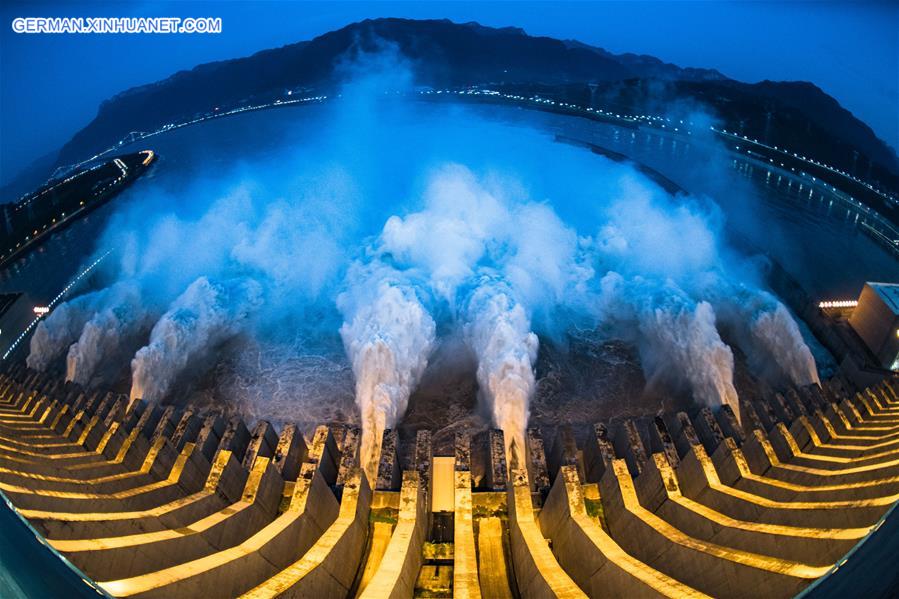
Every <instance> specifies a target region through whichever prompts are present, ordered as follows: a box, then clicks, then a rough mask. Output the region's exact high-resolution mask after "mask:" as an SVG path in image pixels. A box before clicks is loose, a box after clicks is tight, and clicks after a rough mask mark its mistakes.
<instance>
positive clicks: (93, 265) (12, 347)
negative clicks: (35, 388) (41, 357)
mask: <svg viewBox="0 0 899 599" xmlns="http://www.w3.org/2000/svg"><path fill="white" fill-rule="evenodd" d="M111 252H112V250H107V251H106V253H105V254H103V255H102V256H100V257H99V258H97V259H96V260H94V261H93V262H92V263H91V264H90V265H89V266H88V267H87V268H85V269H84V270H83V271H81V272H80V273H79V274H78V276H77V277H75V278H74V279H72V280H71V282H69V284H68V285H66V286H65V287H63V290H62V291H60V292H59V294H57V296H56V297H54V298H53V299H52V300H51V301H50V303H49V304H47V306H46V307H44V306H39V307H35V308H34V312H35V314H37V316H36V317H35V319H34V320H32V321H31V324H29V325H28V326H27V327H25V330H24V331H22V333H21V334H20V335H19V336H18V337H16V340H15V341H13V343H12V345H10V346H9V349H7V350H6V353H4V354H3V358H0V359H3V360H5V359H6V358H8V357H9V354H11V353H12V352H13V351H15V349H16V347H18V345H19V343H21V342H22V339H24V338H25V337H27V336H28V333H30V332H31V329H33V328H34V327H35V326H37V323H38V322H40V320H41V318H43V316H45V315H46V314H47V313H49V312H50V310H52V309H53V306H55V305H56V304H58V303H59V300H61V299H62V298H63V296H65V294H66V293H68V292H69V290H70V289H71V288H72V287H74V286H75V284H76V283H78V281H80V280H81V279H83V278H84V277H85V276H87V274H88V273H89V272H90V271H92V270H93V269H94V268H96V266H97V265H98V264H100V262H101V261H102V260H103V259H104V258H105V257H106V256H108V255H109V254H110V253H111ZM39 308H40V309H42V310H46V312H43V313H38V309H39Z"/></svg>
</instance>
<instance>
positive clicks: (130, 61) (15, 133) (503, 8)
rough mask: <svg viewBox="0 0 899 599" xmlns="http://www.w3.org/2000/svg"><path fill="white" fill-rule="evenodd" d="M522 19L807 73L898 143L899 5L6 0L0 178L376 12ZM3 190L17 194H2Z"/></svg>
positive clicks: (678, 60)
mask: <svg viewBox="0 0 899 599" xmlns="http://www.w3.org/2000/svg"><path fill="white" fill-rule="evenodd" d="M29 16H33V17H40V16H48V17H55V16H81V17H89V16H178V17H190V16H213V17H221V18H222V20H223V32H222V33H221V34H219V35H164V36H161V35H155V36H154V35H151V34H146V35H124V34H121V35H24V34H16V33H13V31H12V29H11V26H10V23H11V22H12V19H13V18H15V17H29ZM384 16H395V17H408V18H449V19H452V20H454V21H458V22H465V21H478V22H479V23H482V24H484V25H491V26H507V25H514V26H517V27H522V28H523V29H525V30H526V31H527V32H528V33H531V34H535V35H548V36H552V37H558V38H570V39H578V40H580V41H583V42H586V43H590V44H593V45H597V46H601V47H603V48H606V49H607V50H610V51H612V52H635V53H641V54H651V55H653V56H657V57H658V58H661V59H663V60H665V61H668V62H673V63H675V64H678V65H681V66H695V67H711V68H716V69H718V70H719V71H721V72H722V73H724V74H725V75H727V76H729V77H732V78H734V79H738V80H741V81H748V82H755V81H760V80H763V79H772V80H807V81H812V82H813V83H815V84H817V85H818V86H819V87H821V88H822V89H824V91H826V92H828V93H829V94H831V95H832V96H834V97H835V98H836V99H837V100H838V101H839V102H840V103H841V104H843V106H845V107H846V108H848V109H849V110H851V111H852V112H853V113H854V114H855V115H856V116H858V117H859V118H861V119H862V120H864V121H865V122H866V123H868V124H869V125H870V126H871V127H872V128H873V129H874V131H875V132H876V133H877V134H878V135H879V136H880V137H881V139H884V140H885V141H887V143H889V144H891V145H892V146H893V147H894V148H899V4H897V3H895V2H864V1H861V2H859V1H855V2H844V1H816V0H805V1H793V2H765V1H752V2H710V1H704V2H694V1H685V0H680V1H673V0H672V1H668V2H655V1H630V2H622V1H608V2H587V1H579V2H552V3H551V2H513V1H502V2H441V1H426V2H412V1H406V2H396V1H393V2H344V1H332V2H306V1H297V2H276V1H274V0H263V1H254V2H239V1H230V2H204V1H190V0H188V1H182V2H127V3H126V2H96V1H92V2H78V1H68V2H59V1H53V2H41V1H29V2H21V1H15V0H12V1H11V0H4V2H3V3H2V4H0V18H2V28H0V184H4V183H6V182H8V181H9V180H10V178H12V177H14V176H15V174H16V172H18V171H19V170H20V169H21V168H22V167H24V166H26V165H27V164H29V163H30V162H31V161H32V160H34V159H35V158H37V157H39V156H41V155H43V154H46V153H47V152H50V151H51V150H54V149H56V148H58V147H59V146H61V145H62V144H63V143H65V142H66V141H67V140H68V139H69V138H70V137H71V136H72V135H73V134H74V133H75V132H76V131H77V130H78V129H80V128H81V127H83V126H84V125H86V124H87V123H88V122H90V120H91V119H92V118H93V116H94V115H95V114H96V111H97V107H98V106H99V104H100V102H102V101H103V100H104V99H106V98H108V97H110V96H112V95H114V94H115V93H117V92H119V91H122V90H125V89H127V88H129V87H133V86H135V85H140V84H143V83H149V82H152V81H157V80H159V79H162V78H164V77H167V76H168V75H170V74H172V73H174V72H176V71H178V70H182V69H188V68H191V67H193V66H195V65H197V64H200V63H203V62H209V61H212V60H222V59H227V58H235V57H239V56H245V55H248V54H252V53H253V52H256V51H258V50H262V49H265V48H271V47H276V46H281V45H284V44H288V43H292V42H296V41H300V40H305V39H309V38H311V37H314V36H316V35H319V34H321V33H324V32H327V31H330V30H332V29H336V28H339V27H341V26H343V25H346V24H347V23H350V22H353V21H358V20H361V19H364V18H373V17H384ZM4 199H6V198H4Z"/></svg>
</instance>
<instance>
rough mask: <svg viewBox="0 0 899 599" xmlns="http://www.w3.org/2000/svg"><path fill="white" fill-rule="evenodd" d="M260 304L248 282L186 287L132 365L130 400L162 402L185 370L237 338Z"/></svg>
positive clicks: (257, 289)
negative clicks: (234, 337)
mask: <svg viewBox="0 0 899 599" xmlns="http://www.w3.org/2000/svg"><path fill="white" fill-rule="evenodd" d="M261 304H262V288H261V286H260V285H259V283H257V282H256V281H254V280H252V279H230V280H226V281H222V282H214V281H211V280H210V279H208V278H206V277H200V278H198V279H197V280H196V281H194V282H193V283H191V285H190V286H189V287H188V288H187V289H186V290H185V291H184V293H182V294H181V295H180V296H179V297H178V298H177V299H176V300H175V301H174V302H173V303H172V305H171V306H170V307H169V310H168V311H167V312H166V313H165V314H163V315H162V317H161V318H160V319H159V321H158V322H157V323H156V324H155V325H154V326H153V330H152V331H151V332H150V342H149V344H148V345H146V346H145V347H143V348H141V349H140V350H138V352H137V353H136V354H135V356H134V359H133V360H132V361H131V379H132V385H131V400H132V401H134V400H135V399H137V398H142V399H146V400H148V401H159V400H161V399H163V398H164V397H165V396H166V395H167V394H168V393H169V392H170V391H171V389H172V386H173V384H174V383H175V382H176V380H177V378H178V377H179V376H180V375H181V374H182V373H184V372H185V370H186V369H187V368H188V366H190V365H191V364H192V363H194V362H196V361H199V360H201V359H202V358H204V357H205V356H207V355H210V354H213V353H214V352H215V350H216V349H217V347H218V346H219V345H221V343H223V342H224V341H227V340H228V339H230V338H231V337H233V336H234V335H236V334H238V333H239V332H240V331H241V330H242V328H243V327H244V326H245V321H246V320H247V319H248V318H249V317H250V316H251V315H252V314H253V313H254V312H255V311H256V310H257V309H258V308H259V307H260V305H261Z"/></svg>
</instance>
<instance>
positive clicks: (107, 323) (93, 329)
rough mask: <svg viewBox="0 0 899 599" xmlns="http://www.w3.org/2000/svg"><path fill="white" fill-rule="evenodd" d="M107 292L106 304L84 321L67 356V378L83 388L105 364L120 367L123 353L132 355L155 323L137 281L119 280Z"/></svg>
mask: <svg viewBox="0 0 899 599" xmlns="http://www.w3.org/2000/svg"><path fill="white" fill-rule="evenodd" d="M106 295H107V297H106V300H105V301H104V305H103V306H102V308H101V309H100V310H99V311H97V312H95V313H94V314H93V316H91V318H90V320H88V321H87V322H86V323H85V324H84V327H83V329H82V330H81V335H80V336H79V338H78V341H76V342H75V343H73V344H72V345H71V346H70V347H69V351H68V355H67V358H66V380H69V381H73V382H76V383H78V384H79V385H81V386H83V387H87V386H88V385H89V384H90V383H91V382H92V380H94V378H95V376H96V375H98V373H99V371H100V369H101V367H102V366H104V365H113V366H118V365H119V362H120V360H121V356H122V355H131V353H133V351H134V350H135V349H136V347H135V345H136V344H137V343H138V339H139V337H140V335H141V334H146V331H147V330H148V329H149V328H150V326H151V325H152V320H151V318H152V316H151V312H150V311H149V310H148V308H147V306H146V305H145V304H144V302H143V301H142V299H141V289H140V287H139V286H138V285H137V284H136V283H134V282H133V281H125V282H120V283H116V284H115V285H113V286H112V287H110V288H108V290H107V293H106ZM138 347H139V346H138ZM98 378H101V379H102V378H103V377H98Z"/></svg>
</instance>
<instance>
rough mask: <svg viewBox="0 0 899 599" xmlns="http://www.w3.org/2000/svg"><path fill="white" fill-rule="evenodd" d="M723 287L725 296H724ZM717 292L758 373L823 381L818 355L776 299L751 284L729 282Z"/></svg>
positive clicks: (795, 380)
mask: <svg viewBox="0 0 899 599" xmlns="http://www.w3.org/2000/svg"><path fill="white" fill-rule="evenodd" d="M722 290H724V291H727V295H726V296H721V291H722ZM710 295H712V294H710ZM714 295H716V296H717V298H716V299H715V300H713V301H714V303H715V304H716V305H717V306H718V311H719V313H720V314H721V316H722V320H724V321H725V322H726V324H727V327H728V328H729V329H730V330H731V331H732V335H733V337H734V339H735V340H736V342H737V344H738V345H739V346H740V348H741V349H742V350H743V352H744V353H745V354H746V357H747V359H748V361H749V365H750V367H751V368H752V369H753V370H754V371H755V372H757V373H759V374H760V375H761V376H763V377H765V378H767V379H768V380H771V381H773V382H776V383H786V384H791V385H798V386H803V385H808V384H811V383H820V380H819V377H818V368H817V365H816V363H815V358H814V356H813V355H812V352H811V350H810V349H809V346H808V344H807V343H806V342H805V340H804V339H803V338H802V333H801V332H800V330H799V325H798V324H797V323H796V320H795V319H794V318H793V315H792V314H791V313H790V311H789V310H788V309H787V307H786V306H784V305H783V304H782V303H781V302H779V301H778V300H777V298H775V297H774V296H773V295H771V294H770V293H768V292H766V291H762V290H760V289H756V288H754V287H751V286H749V285H745V284H742V285H734V284H731V285H728V284H726V283H722V284H721V286H720V289H719V290H717V293H715V294H714Z"/></svg>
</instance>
